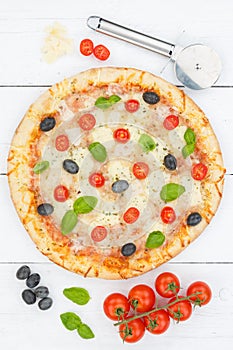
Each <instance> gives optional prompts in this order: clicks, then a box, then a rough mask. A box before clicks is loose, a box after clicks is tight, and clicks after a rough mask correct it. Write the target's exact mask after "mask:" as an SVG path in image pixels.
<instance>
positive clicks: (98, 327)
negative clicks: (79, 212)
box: [0, 0, 233, 350]
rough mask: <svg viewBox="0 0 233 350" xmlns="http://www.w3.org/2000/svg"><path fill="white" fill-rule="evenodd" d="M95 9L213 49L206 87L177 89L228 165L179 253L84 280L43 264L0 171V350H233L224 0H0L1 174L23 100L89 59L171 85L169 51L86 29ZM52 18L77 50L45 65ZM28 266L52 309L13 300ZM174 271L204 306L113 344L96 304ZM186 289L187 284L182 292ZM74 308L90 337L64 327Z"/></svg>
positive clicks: (232, 142) (231, 126) (231, 18)
mask: <svg viewBox="0 0 233 350" xmlns="http://www.w3.org/2000/svg"><path fill="white" fill-rule="evenodd" d="M90 15H100V16H102V17H104V18H107V19H109V20H112V21H115V22H118V23H121V24H122V25H126V26H129V27H131V28H134V29H136V30H138V31H142V32H145V33H148V34H150V35H154V36H157V37H159V38H162V39H164V40H167V41H170V42H172V43H179V44H180V45H185V44H190V43H193V42H201V43H204V44H208V45H210V46H212V47H213V48H214V49H215V50H216V51H217V52H218V53H219V55H220V57H221V60H222V63H223V71H222V74H221V77H220V79H219V81H218V82H217V83H216V84H215V86H214V87H212V88H211V89H208V90H205V91H191V90H187V91H186V89H185V92H186V93H187V94H188V95H189V96H190V97H192V98H193V99H194V100H195V102H196V103H197V104H198V105H199V106H200V107H201V108H202V109H203V110H204V112H205V113H206V115H207V116H208V117H209V119H210V121H211V124H212V126H213V127H214V130H215V132H216V134H217V137H218V139H219V141H220V144H221V148H222V152H223V156H224V162H225V166H226V169H227V175H226V176H225V190H224V196H223V200H222V203H221V205H220V208H219V210H218V212H217V214H216V216H215V218H214V219H213V220H212V222H211V224H210V225H209V227H208V228H207V229H206V230H205V232H203V234H202V235H201V236H200V237H199V238H198V239H197V240H196V241H195V242H194V243H193V244H192V245H191V246H190V247H188V248H187V249H186V250H185V251H184V252H183V253H182V254H180V255H179V256H178V257H176V258H175V259H173V260H172V261H170V262H169V263H167V264H165V265H163V266H161V267H160V268H158V269H157V270H155V271H152V272H150V273H147V274H145V275H143V276H141V277H138V278H134V279H130V280H127V281H105V280H99V279H84V278H83V277H81V276H78V275H75V274H73V273H70V272H68V271H65V270H63V269H62V268H60V267H58V266H56V265H55V264H53V263H51V262H49V261H48V260H47V258H46V257H44V256H43V255H42V254H40V252H38V251H37V250H36V248H35V245H34V243H33V242H32V241H31V240H30V238H29V237H28V235H27V233H26V232H25V230H24V228H23V226H22V224H21V223H20V222H19V219H18V217H17V215H16V212H15V210H14V207H13V205H12V203H11V200H10V196H9V189H8V184H7V177H6V176H5V175H1V176H0V196H1V210H0V220H1V244H0V349H4V350H11V349H12V350H13V349H18V350H29V349H33V350H37V349H38V350H39V349H42V348H43V349H50V350H55V349H56V350H60V349H62V350H63V349H69V350H73V349H102V350H107V349H109V348H113V349H114V350H118V349H123V348H124V349H128V348H132V346H133V348H134V349H141V348H142V347H148V346H149V347H150V348H151V347H152V346H153V347H155V348H158V349H160V350H163V349H164V350H165V349H166V350H167V349H169V348H172V349H173V350H176V349H177V350H178V349H179V350H182V349H190V350H193V349H196V348H197V347H199V348H205V350H209V349H211V350H215V349H219V347H221V348H222V349H224V350H230V349H232V343H233V327H232V323H233V253H232V247H233V232H232V213H233V200H232V193H233V176H231V175H230V174H232V173H233V157H232V149H233V138H232V133H233V108H232V103H233V65H232V57H233V44H232V41H233V2H232V1H230V0H221V1H219V0H212V1H211V0H205V1H203V0H195V1H187V0H175V1H174V0H173V1H169V0H163V1H158V0H144V1H138V0H134V1H133V0H128V1H126V0H125V1H120V0H118V1H117V0H102V1H100V0H98V1H94V0H91V1H88V0H86V1H78V0H73V1H72V0H66V1H64V0H62V1H58V0H55V1H49V0H46V1H45V0H40V1H32V0H31V1H27V0H21V1H17V0H15V1H12V0H7V1H1V2H0V48H1V51H0V106H1V109H0V111H1V112H0V121H1V127H0V173H2V174H4V173H5V172H6V159H7V151H8V147H9V144H10V141H11V138H12V136H13V133H14V130H15V128H16V126H17V125H18V123H19V121H20V120H21V118H22V117H23V115H24V113H25V111H26V110H27V108H28V106H29V105H30V104H31V103H32V102H33V101H34V100H35V99H36V98H37V97H38V96H39V95H40V94H41V93H42V92H43V91H45V90H46V89H47V88H48V87H49V86H50V85H51V84H53V83H55V82H57V81H60V80H62V79H63V78H64V77H67V76H71V75H73V74H75V73H77V72H79V71H82V70H85V69H88V68H90V67H96V66H104V65H106V64H107V65H111V66H125V67H136V68H139V69H143V70H148V71H151V72H153V73H155V74H157V75H162V77H164V78H165V79H167V80H168V81H170V82H172V83H174V84H177V85H179V84H178V83H179V82H178V81H177V80H176V78H175V76H174V73H173V67H172V64H169V65H168V67H167V68H166V69H165V71H164V72H163V73H162V74H161V70H162V69H163V67H164V66H165V65H166V63H167V58H165V57H162V56H159V55H157V54H155V53H152V52H150V51H146V50H144V49H140V48H138V47H134V46H132V45H129V44H126V43H124V42H121V41H117V40H116V39H113V38H110V37H107V36H104V35H101V34H98V33H95V32H93V31H91V30H90V29H88V28H87V26H86V19H87V17H88V16H90ZM56 20H57V21H59V22H60V23H61V24H63V25H65V26H66V28H67V29H68V32H69V35H70V36H71V37H72V38H74V40H75V45H76V48H75V53H74V54H73V55H71V56H66V57H63V58H61V59H59V60H58V61H57V62H55V63H54V64H51V65H48V64H46V63H44V62H42V60H41V53H40V48H41V46H42V42H43V38H44V35H45V33H44V29H45V27H46V26H47V25H51V24H53V22H54V21H56ZM86 37H88V38H91V39H92V40H93V41H94V43H95V44H98V43H103V44H105V45H106V46H107V47H109V49H110V51H111V56H110V59H109V60H108V61H107V62H106V63H102V62H99V61H97V60H96V59H94V57H84V56H81V55H80V54H79V50H78V48H79V42H80V41H81V40H82V39H83V38H86ZM23 263H27V264H29V265H30V267H31V269H32V271H33V272H39V273H40V274H41V276H42V284H45V285H47V286H48V287H49V289H50V292H51V293H50V294H51V296H52V297H53V299H54V306H53V307H52V309H50V310H48V311H44V312H42V311H39V310H38V307H37V305H33V306H27V305H26V304H24V303H23V302H22V301H21V292H22V290H23V289H24V287H25V283H24V282H22V281H18V280H16V278H15V273H16V270H17V269H18V267H19V266H20V265H21V264H23ZM167 270H168V271H173V272H174V273H176V274H177V275H178V276H179V277H180V279H181V283H182V285H183V287H184V289H185V288H186V287H187V286H188V284H189V283H190V282H192V281H194V280H204V281H207V282H208V283H209V284H210V285H211V287H212V291H213V299H212V301H211V303H210V304H209V305H207V306H206V307H203V308H201V309H199V308H198V309H196V311H195V313H194V315H193V316H192V318H191V319H190V320H188V321H186V322H184V323H181V324H179V325H176V324H174V325H173V324H172V326H171V327H170V329H169V330H168V332H167V333H165V334H164V335H161V336H152V335H150V334H146V336H145V337H144V338H143V340H141V341H140V342H139V343H137V344H135V345H129V344H125V345H124V346H123V345H122V343H121V340H120V338H119V336H118V334H117V329H116V328H115V327H113V325H112V322H111V321H110V320H108V319H107V318H106V317H105V316H104V314H103V311H102V303H103V300H104V298H105V297H106V296H107V295H108V294H109V293H111V292H114V291H119V292H122V293H125V294H127V292H128V291H129V289H130V288H131V287H132V286H134V285H135V284H138V283H147V284H149V285H151V286H152V287H153V283H154V279H155V277H156V276H157V275H158V274H159V273H160V272H162V271H167ZM71 286H82V287H85V288H87V289H88V291H89V293H90V295H91V301H90V302H89V303H88V304H87V305H86V306H83V307H81V306H77V305H75V304H73V303H72V302H70V301H69V300H67V299H65V298H64V297H63V295H62V290H63V289H64V288H66V287H71ZM184 291H185V290H184ZM66 311H73V312H76V313H77V314H79V315H80V317H81V318H82V320H83V321H84V322H86V323H87V324H89V325H90V326H91V328H92V329H93V331H94V333H95V339H93V340H82V339H81V338H80V337H79V336H78V335H77V334H76V332H75V331H74V332H69V331H67V330H66V329H65V328H64V327H63V326H62V324H61V322H60V320H59V314H60V313H63V312H66Z"/></svg>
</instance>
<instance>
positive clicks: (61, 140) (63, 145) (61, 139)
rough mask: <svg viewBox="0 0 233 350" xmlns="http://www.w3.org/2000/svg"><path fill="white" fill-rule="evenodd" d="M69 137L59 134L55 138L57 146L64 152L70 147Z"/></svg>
mask: <svg viewBox="0 0 233 350" xmlns="http://www.w3.org/2000/svg"><path fill="white" fill-rule="evenodd" d="M69 145H70V143H69V139H68V137H67V136H66V135H59V136H57V137H56V140H55V147H56V149H57V150H58V151H60V152H63V151H66V150H67V149H68V148H69Z"/></svg>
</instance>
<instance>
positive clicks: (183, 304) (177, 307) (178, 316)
mask: <svg viewBox="0 0 233 350" xmlns="http://www.w3.org/2000/svg"><path fill="white" fill-rule="evenodd" d="M180 298H184V297H183V296H181V295H180V296H178V300H177V298H176V297H174V298H172V299H170V300H169V304H170V303H172V302H173V301H175V300H177V302H176V303H175V304H174V305H172V306H169V308H168V313H169V316H170V317H171V318H173V319H174V320H177V321H178V322H180V321H186V320H187V319H188V318H189V317H190V316H191V315H192V311H193V309H192V304H191V303H190V301H188V300H182V301H179V299H180Z"/></svg>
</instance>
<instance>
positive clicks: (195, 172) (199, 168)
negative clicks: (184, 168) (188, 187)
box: [191, 163, 208, 181]
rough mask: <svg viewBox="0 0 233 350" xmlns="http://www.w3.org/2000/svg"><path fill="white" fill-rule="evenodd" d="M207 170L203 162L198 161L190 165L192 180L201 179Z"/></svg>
mask: <svg viewBox="0 0 233 350" xmlns="http://www.w3.org/2000/svg"><path fill="white" fill-rule="evenodd" d="M207 172H208V168H207V166H206V165H205V164H202V163H198V164H194V165H193V166H192V170H191V175H192V178H193V179H194V180H198V181H201V180H203V179H204V178H205V177H206V175H207Z"/></svg>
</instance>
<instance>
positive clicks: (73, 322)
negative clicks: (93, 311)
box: [60, 312, 82, 331]
mask: <svg viewBox="0 0 233 350" xmlns="http://www.w3.org/2000/svg"><path fill="white" fill-rule="evenodd" d="M60 319H61V321H62V323H63V325H64V326H65V327H66V329H68V330H69V331H74V330H75V329H77V328H78V327H79V326H80V325H81V324H82V321H81V318H80V317H79V316H78V315H76V314H75V313H73V312H65V313H64V314H61V315H60Z"/></svg>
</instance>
